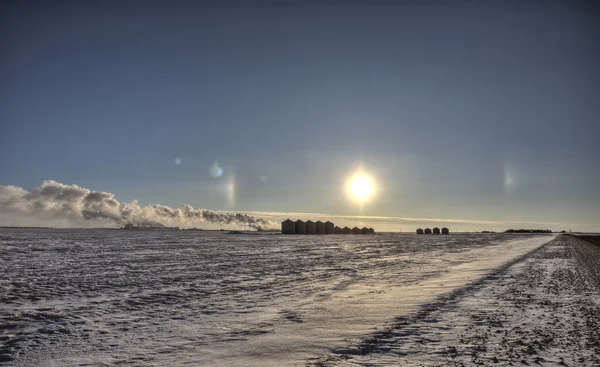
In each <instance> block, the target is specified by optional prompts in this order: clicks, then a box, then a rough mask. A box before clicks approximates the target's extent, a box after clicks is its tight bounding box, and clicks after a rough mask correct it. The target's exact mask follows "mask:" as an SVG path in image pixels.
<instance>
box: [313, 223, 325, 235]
mask: <svg viewBox="0 0 600 367" xmlns="http://www.w3.org/2000/svg"><path fill="white" fill-rule="evenodd" d="M315 227H316V230H315V232H316V233H317V234H325V223H323V222H321V221H320V220H318V221H317V223H315Z"/></svg>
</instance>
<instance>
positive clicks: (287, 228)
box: [281, 219, 295, 234]
mask: <svg viewBox="0 0 600 367" xmlns="http://www.w3.org/2000/svg"><path fill="white" fill-rule="evenodd" d="M294 232H295V228H294V222H292V221H291V220H289V219H286V220H284V221H283V222H281V233H283V234H294Z"/></svg>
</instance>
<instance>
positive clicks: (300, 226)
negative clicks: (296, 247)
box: [294, 219, 306, 234]
mask: <svg viewBox="0 0 600 367" xmlns="http://www.w3.org/2000/svg"><path fill="white" fill-rule="evenodd" d="M294 224H295V232H296V234H306V223H304V221H302V220H300V219H298V220H297V221H296V222H295V223H294Z"/></svg>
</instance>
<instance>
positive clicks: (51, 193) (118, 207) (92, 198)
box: [0, 180, 274, 229]
mask: <svg viewBox="0 0 600 367" xmlns="http://www.w3.org/2000/svg"><path fill="white" fill-rule="evenodd" d="M127 223H132V224H134V225H138V226H142V227H161V226H180V227H193V226H197V225H198V224H199V223H214V224H221V225H231V226H235V227H237V228H253V229H266V228H273V227H274V223H271V222H270V221H267V220H264V219H261V218H256V217H253V216H251V215H248V214H242V213H228V212H220V211H213V210H206V209H194V208H192V207H191V206H189V205H183V206H182V207H181V208H178V209H173V208H171V207H168V206H165V205H160V204H157V205H153V206H140V205H139V204H138V203H137V201H135V200H134V201H133V202H131V203H129V204H121V203H120V202H119V201H118V200H117V199H115V196H114V195H113V194H111V193H108V192H101V191H91V190H88V189H86V188H83V187H79V186H77V185H70V186H69V185H65V184H62V183H60V182H56V181H52V180H47V181H44V182H43V183H42V184H41V185H40V186H38V187H36V188H35V189H32V190H29V191H28V190H25V189H23V188H21V187H18V186H0V225H59V226H122V225H125V224H127Z"/></svg>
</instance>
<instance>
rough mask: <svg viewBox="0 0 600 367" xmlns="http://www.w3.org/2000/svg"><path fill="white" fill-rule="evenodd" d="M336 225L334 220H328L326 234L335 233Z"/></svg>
mask: <svg viewBox="0 0 600 367" xmlns="http://www.w3.org/2000/svg"><path fill="white" fill-rule="evenodd" d="M334 233H335V231H334V225H333V223H332V222H330V221H327V222H325V234H334Z"/></svg>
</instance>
